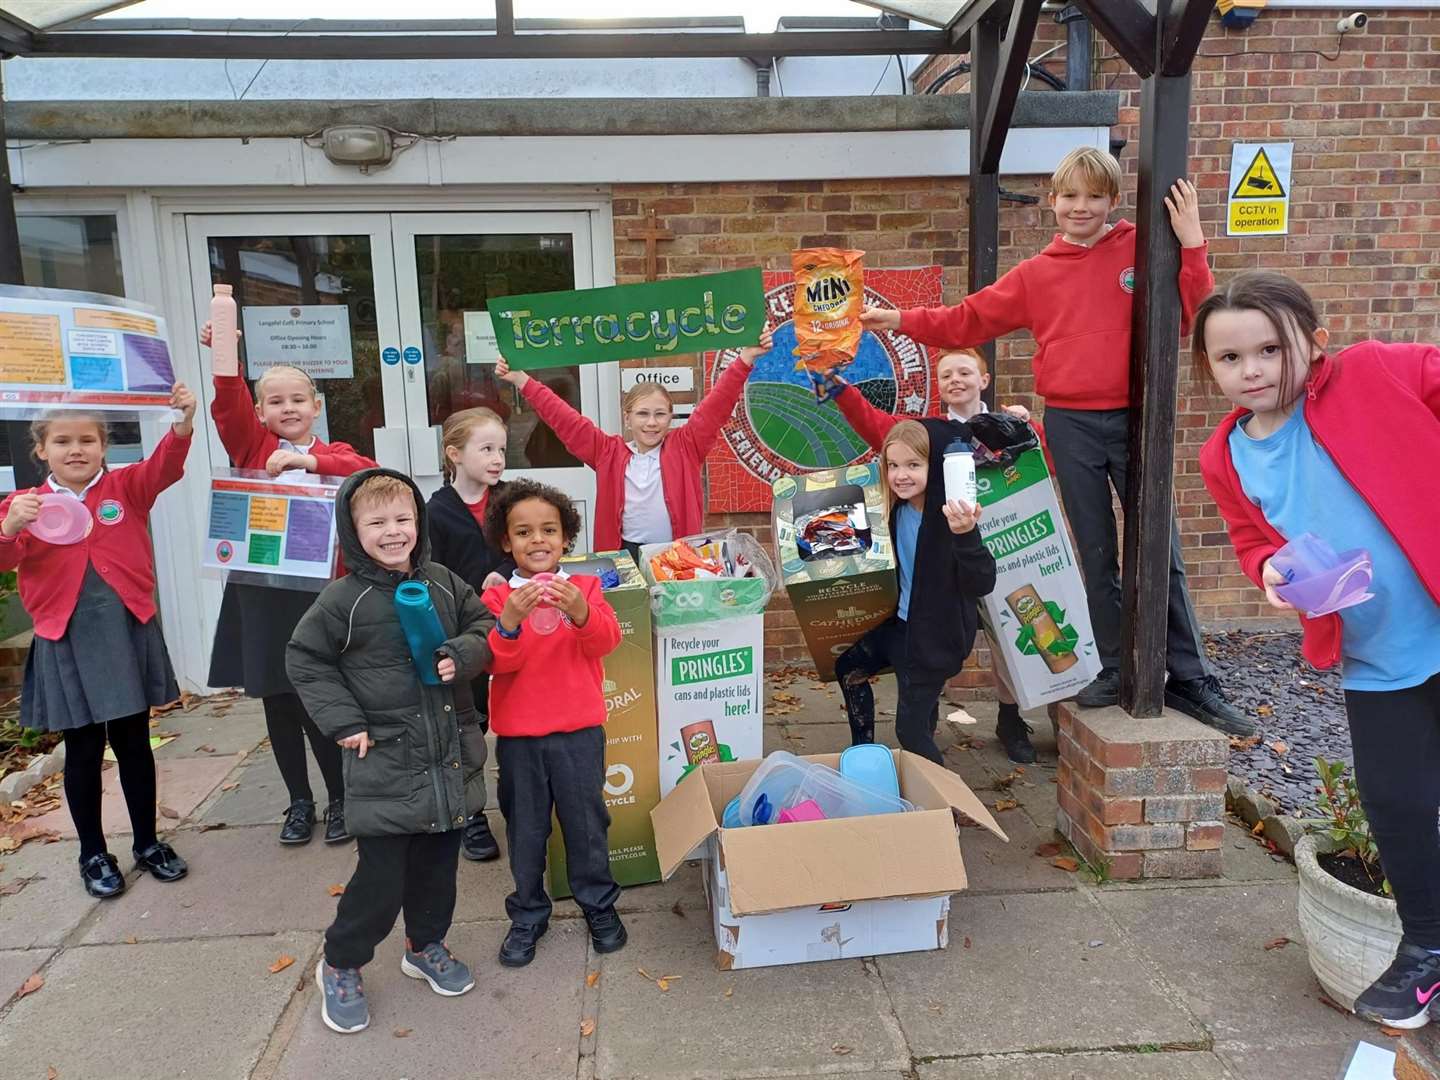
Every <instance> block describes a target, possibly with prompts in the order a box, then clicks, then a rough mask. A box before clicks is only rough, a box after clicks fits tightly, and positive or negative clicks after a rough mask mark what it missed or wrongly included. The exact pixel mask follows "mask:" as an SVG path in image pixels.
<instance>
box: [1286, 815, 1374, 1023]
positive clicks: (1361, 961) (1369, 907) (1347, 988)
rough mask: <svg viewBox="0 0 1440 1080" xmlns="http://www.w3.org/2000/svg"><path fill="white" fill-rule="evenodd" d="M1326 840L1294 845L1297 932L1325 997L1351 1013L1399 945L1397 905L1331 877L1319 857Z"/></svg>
mask: <svg viewBox="0 0 1440 1080" xmlns="http://www.w3.org/2000/svg"><path fill="white" fill-rule="evenodd" d="M1328 850H1329V848H1328V847H1327V840H1326V839H1325V838H1324V837H1317V836H1313V835H1307V836H1303V837H1301V838H1300V842H1299V843H1298V844H1296V845H1295V867H1296V869H1297V870H1299V871H1300V929H1301V930H1302V931H1304V934H1305V945H1306V948H1307V949H1308V951H1309V955H1310V970H1311V971H1313V972H1314V973H1315V978H1316V979H1318V980H1319V981H1320V985H1321V987H1322V988H1324V990H1325V993H1327V994H1329V995H1330V997H1331V998H1332V999H1334V1000H1335V1001H1336V1002H1338V1003H1339V1004H1341V1005H1343V1006H1345V1008H1347V1009H1349V1010H1351V1011H1352V1012H1353V1011H1354V1009H1355V999H1356V998H1357V997H1359V996H1360V994H1361V993H1363V992H1364V991H1365V990H1366V989H1367V988H1368V987H1369V986H1370V984H1371V983H1373V982H1374V981H1375V980H1376V979H1378V978H1379V977H1380V975H1381V974H1382V973H1383V972H1384V971H1385V969H1386V968H1387V967H1389V966H1390V961H1392V960H1394V959H1395V950H1396V949H1397V948H1398V947H1399V945H1400V917H1399V916H1398V915H1397V914H1396V913H1395V901H1394V900H1391V899H1388V898H1387V897H1384V896H1375V895H1373V894H1371V893H1367V892H1361V891H1360V890H1359V889H1356V888H1352V887H1351V886H1349V885H1346V884H1345V883H1344V882H1343V881H1341V880H1339V879H1338V878H1334V877H1331V876H1330V875H1329V874H1328V873H1326V872H1325V870H1324V868H1323V867H1322V866H1321V865H1320V862H1319V860H1318V859H1317V858H1316V856H1317V855H1321V854H1325V853H1327V852H1328Z"/></svg>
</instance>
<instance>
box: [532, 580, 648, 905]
mask: <svg viewBox="0 0 1440 1080" xmlns="http://www.w3.org/2000/svg"><path fill="white" fill-rule="evenodd" d="M561 563H562V565H563V566H564V567H565V569H566V571H567V572H569V573H597V574H598V572H599V570H600V569H601V568H603V567H605V566H606V565H607V563H608V564H613V566H614V567H615V570H616V572H617V573H618V574H619V575H620V585H619V587H618V588H613V589H606V590H605V599H606V601H607V602H608V603H609V604H610V606H611V607H612V608H614V609H615V617H616V619H617V620H618V621H619V623H620V644H619V645H618V646H616V648H615V651H614V652H612V653H611V654H610V655H609V656H607V657H606V658H605V683H604V691H605V709H606V713H607V718H606V721H605V805H606V806H607V807H608V808H609V810H610V870H611V872H612V873H613V874H614V875H615V880H616V881H617V882H619V884H621V885H622V886H623V885H644V884H646V883H648V882H652V881H659V880H660V861H659V858H658V857H657V855H656V852H655V830H654V828H653V827H652V825H651V823H650V811H651V809H653V808H654V806H655V804H656V803H658V802H659V801H660V772H659V748H658V745H657V735H656V726H655V664H654V654H653V652H652V649H653V640H652V635H651V626H650V590H649V587H648V586H647V585H646V583H645V579H644V577H642V576H641V574H640V571H639V569H638V568H637V567H636V565H635V561H634V560H633V559H631V558H630V556H629V555H627V554H626V553H625V552H623V551H618V552H605V553H603V554H599V555H575V556H567V557H566V558H564V559H562V560H561ZM549 854H550V894H551V895H552V896H556V897H563V896H569V895H571V892H570V882H569V879H568V877H567V875H566V870H565V845H564V841H563V838H562V836H561V833H560V828H559V826H558V825H556V827H555V828H554V829H553V830H552V831H551V833H550V853H549Z"/></svg>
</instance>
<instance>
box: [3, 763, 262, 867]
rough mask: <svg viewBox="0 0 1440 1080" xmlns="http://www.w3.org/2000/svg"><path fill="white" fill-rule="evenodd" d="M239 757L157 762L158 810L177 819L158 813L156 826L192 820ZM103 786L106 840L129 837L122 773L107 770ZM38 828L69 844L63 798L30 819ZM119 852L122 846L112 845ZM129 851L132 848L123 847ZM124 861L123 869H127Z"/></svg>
mask: <svg viewBox="0 0 1440 1080" xmlns="http://www.w3.org/2000/svg"><path fill="white" fill-rule="evenodd" d="M240 757H241V755H239V754H202V755H200V756H199V757H181V758H174V757H172V758H157V759H156V762H155V772H156V778H155V782H156V785H157V787H158V788H159V806H161V807H165V808H167V809H169V810H173V811H175V814H176V817H174V818H172V817H169V816H168V815H166V814H163V813H159V812H157V814H156V819H155V820H156V824H157V825H158V826H159V828H160V830H161V831H162V832H164V831H166V830H168V829H173V828H174V827H175V826H176V825H177V824H179V822H181V821H183V820H184V819H185V818H187V817H189V815H190V812H191V811H192V810H194V809H195V808H196V807H197V806H199V805H200V804H201V803H202V802H203V801H204V800H205V798H206V796H208V795H209V794H210V793H211V792H212V791H214V790H215V789H216V788H217V787H219V786H220V784H221V783H222V782H223V781H224V780H225V777H226V776H228V775H229V774H230V772H231V770H232V769H234V768H235V766H236V765H238V764H239V763H240ZM102 775H103V780H102V784H101V803H100V820H101V824H102V827H103V828H104V830H105V835H106V836H128V835H130V814H129V813H128V812H127V811H126V809H125V796H124V794H123V793H122V792H121V790H120V770H119V769H118V768H116V767H115V766H113V765H112V766H110V767H109V768H107V769H106V770H105V771H104V773H103V774H102ZM31 821H32V822H33V823H34V825H35V827H36V828H43V829H53V830H54V831H55V832H56V833H58V834H59V835H60V836H62V837H64V838H65V839H67V840H73V839H74V838H75V822H74V821H72V820H71V818H70V806H69V804H68V803H66V802H65V800H64V798H63V797H62V799H61V800H60V807H59V808H58V809H56V810H52V811H50V813H48V814H41V815H40V816H39V817H37V818H31ZM111 846H112V847H115V848H116V849H117V850H119V849H120V848H119V845H114V844H112V845H111ZM124 846H125V848H128V847H129V845H128V844H127V845H124ZM124 865H125V863H124V860H123V859H122V860H121V868H122V869H123V868H124Z"/></svg>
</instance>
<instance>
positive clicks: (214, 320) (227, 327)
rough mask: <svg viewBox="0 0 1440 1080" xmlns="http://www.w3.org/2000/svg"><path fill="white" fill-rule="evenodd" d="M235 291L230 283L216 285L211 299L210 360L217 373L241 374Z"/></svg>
mask: <svg viewBox="0 0 1440 1080" xmlns="http://www.w3.org/2000/svg"><path fill="white" fill-rule="evenodd" d="M234 291H235V290H234V289H232V288H231V287H230V286H229V285H216V286H215V296H214V297H213V298H212V299H211V301H210V362H211V365H212V367H213V371H214V373H215V374H216V375H239V374H240V350H239V348H238V345H239V337H238V335H237V333H236V328H237V321H236V309H235V297H234V296H233V295H232V293H234Z"/></svg>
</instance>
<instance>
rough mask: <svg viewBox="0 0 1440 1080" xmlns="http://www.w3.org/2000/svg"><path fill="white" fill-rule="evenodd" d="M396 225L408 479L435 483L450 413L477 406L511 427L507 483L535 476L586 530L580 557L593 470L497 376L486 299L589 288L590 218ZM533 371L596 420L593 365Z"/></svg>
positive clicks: (411, 218)
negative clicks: (572, 509) (560, 494)
mask: <svg viewBox="0 0 1440 1080" xmlns="http://www.w3.org/2000/svg"><path fill="white" fill-rule="evenodd" d="M392 222H393V228H392V235H393V238H394V246H395V277H396V284H397V286H398V294H399V297H400V328H401V338H402V340H403V342H404V348H403V351H404V356H405V361H406V362H405V363H404V365H403V367H404V369H405V370H404V379H405V403H406V409H407V415H408V420H409V424H410V430H411V433H412V456H411V460H412V464H413V465H414V469H415V471H414V474H413V475H414V477H415V479H416V481H417V482H419V484H420V486H421V487H422V488H424V489H425V491H426V494H427V495H429V494H430V493H431V492H433V491H434V490H435V489H436V488H438V487H439V486H440V484H441V483H442V482H443V479H442V476H441V472H440V460H441V459H440V453H439V442H440V425H441V424H443V423H444V421H445V418H446V417H447V416H449V415H450V414H451V413H452V412H457V411H459V410H461V409H468V408H472V407H474V406H477V405H483V406H485V407H486V408H489V409H493V410H494V411H495V412H497V413H499V414H500V416H501V417H502V418H503V419H504V420H505V422H506V426H507V428H508V429H509V441H508V449H507V459H508V460H507V463H506V465H507V467H506V473H505V475H506V477H507V478H513V477H517V476H528V477H532V478H533V479H536V480H539V481H541V482H543V483H546V484H551V485H553V486H555V487H558V488H560V489H561V490H562V491H564V492H566V493H567V494H568V495H569V496H570V497H571V498H572V499H574V500H575V503H576V507H577V509H579V511H580V516H581V519H582V521H583V523H584V530H583V536H582V538H581V540H579V541H577V545H576V546H577V548H581V549H584V550H588V549H589V547H590V535H591V533H590V521H591V518H592V517H593V506H594V501H595V474H594V473H593V472H592V471H591V470H590V469H589V468H587V467H585V466H584V465H582V464H581V463H580V462H579V461H578V460H577V459H576V458H575V457H573V456H572V455H571V454H570V453H569V452H568V451H567V450H566V449H565V448H564V447H563V446H562V445H561V444H560V440H559V439H557V438H556V437H555V435H554V433H553V432H552V431H551V430H550V429H549V428H548V427H547V426H546V425H545V424H544V423H542V422H541V421H540V420H539V418H538V417H536V415H535V412H534V410H533V409H531V408H530V407H529V405H528V404H527V403H526V401H525V399H524V397H523V396H521V394H520V393H519V392H518V391H516V390H515V389H514V387H512V386H510V385H509V384H508V383H503V382H501V381H500V380H498V379H497V378H496V377H495V368H494V360H495V357H496V353H495V351H494V345H493V333H492V332H489V331H488V316H487V315H486V314H485V303H486V300H487V299H489V298H491V297H496V296H507V295H514V294H516V293H532V292H553V291H556V290H564V289H588V288H590V287H591V286H592V285H593V284H594V276H593V271H592V263H591V250H590V217H589V215H588V214H586V213H584V212H551V211H535V212H516V213H508V212H506V213H436V214H395V215H393V216H392ZM412 361H413V362H412ZM531 374H532V375H533V376H534V377H535V378H538V379H540V380H541V381H542V382H544V383H545V384H546V385H548V386H549V387H550V388H551V389H552V390H554V391H555V393H557V394H559V395H560V397H561V398H563V399H564V400H566V401H568V402H569V403H570V405H571V406H573V407H574V408H575V409H576V410H577V411H579V412H582V413H585V414H587V415H589V416H591V417H592V418H593V417H597V416H598V415H599V409H598V407H597V406H598V396H599V378H598V371H597V368H596V366H595V365H593V364H591V365H585V366H575V365H571V366H569V367H556V368H547V369H545V370H543V371H536V372H532V373H531ZM421 439H423V441H424V446H423V448H422V447H421V446H420V445H419V442H420V440H421Z"/></svg>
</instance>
